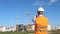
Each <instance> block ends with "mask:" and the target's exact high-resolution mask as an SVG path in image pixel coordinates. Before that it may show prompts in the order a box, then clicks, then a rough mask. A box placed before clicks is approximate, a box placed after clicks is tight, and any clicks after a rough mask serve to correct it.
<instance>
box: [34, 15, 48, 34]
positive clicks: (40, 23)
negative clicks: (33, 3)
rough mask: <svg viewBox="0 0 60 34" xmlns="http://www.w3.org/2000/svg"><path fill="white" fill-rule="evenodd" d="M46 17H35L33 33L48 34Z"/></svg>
mask: <svg viewBox="0 0 60 34" xmlns="http://www.w3.org/2000/svg"><path fill="white" fill-rule="evenodd" d="M47 27H48V19H47V18H46V17H44V16H38V17H37V18H36V25H35V30H36V31H35V34H48V32H47V30H48V28H47Z"/></svg>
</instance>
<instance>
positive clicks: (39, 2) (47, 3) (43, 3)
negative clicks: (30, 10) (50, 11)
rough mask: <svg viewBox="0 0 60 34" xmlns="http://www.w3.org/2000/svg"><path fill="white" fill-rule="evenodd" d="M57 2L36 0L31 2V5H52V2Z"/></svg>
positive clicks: (53, 0) (54, 0) (53, 1)
mask: <svg viewBox="0 0 60 34" xmlns="http://www.w3.org/2000/svg"><path fill="white" fill-rule="evenodd" d="M55 2H57V0H50V1H48V2H43V1H36V2H35V3H33V6H44V5H52V4H53V3H55Z"/></svg>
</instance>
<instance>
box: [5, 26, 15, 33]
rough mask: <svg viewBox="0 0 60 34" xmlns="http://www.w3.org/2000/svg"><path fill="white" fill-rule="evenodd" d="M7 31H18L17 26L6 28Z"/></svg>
mask: <svg viewBox="0 0 60 34" xmlns="http://www.w3.org/2000/svg"><path fill="white" fill-rule="evenodd" d="M6 31H7V32H14V31H16V27H9V28H7V29H6Z"/></svg>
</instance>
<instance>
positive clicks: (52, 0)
mask: <svg viewBox="0 0 60 34" xmlns="http://www.w3.org/2000/svg"><path fill="white" fill-rule="evenodd" d="M55 2H57V0H50V1H49V3H48V5H51V4H53V3H55Z"/></svg>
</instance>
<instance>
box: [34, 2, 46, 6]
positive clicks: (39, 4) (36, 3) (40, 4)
mask: <svg viewBox="0 0 60 34" xmlns="http://www.w3.org/2000/svg"><path fill="white" fill-rule="evenodd" d="M44 3H45V2H42V1H37V2H35V3H34V4H33V6H36V5H37V6H42V5H44Z"/></svg>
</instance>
